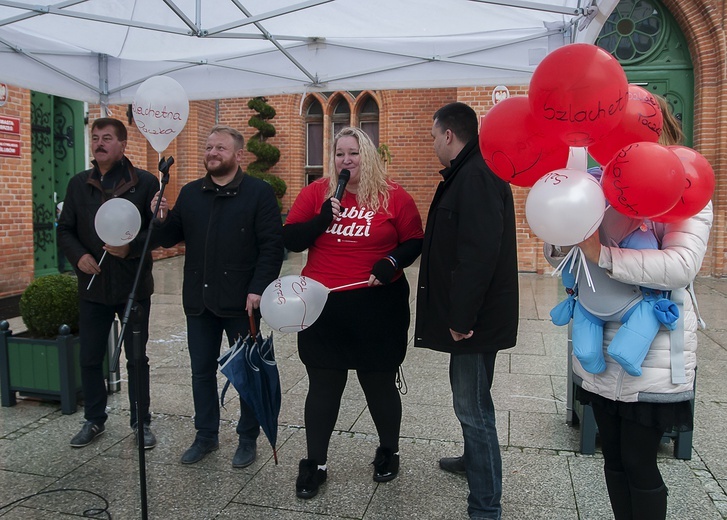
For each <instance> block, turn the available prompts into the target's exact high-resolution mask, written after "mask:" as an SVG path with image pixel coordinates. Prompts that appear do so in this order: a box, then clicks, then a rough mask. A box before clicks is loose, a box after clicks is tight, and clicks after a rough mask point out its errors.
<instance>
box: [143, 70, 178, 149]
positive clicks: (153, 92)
mask: <svg viewBox="0 0 727 520" xmlns="http://www.w3.org/2000/svg"><path fill="white" fill-rule="evenodd" d="M131 112H132V115H133V117H134V122H135V123H136V126H137V128H138V129H139V131H140V132H141V135H143V136H144V137H145V138H146V140H147V141H149V144H151V146H152V148H154V149H155V150H156V151H157V152H159V153H162V152H163V151H164V150H166V149H167V147H168V146H169V143H171V142H172V141H173V140H174V139H175V138H176V137H177V136H178V135H179V133H180V132H181V131H182V129H183V128H184V125H185V124H187V118H188V117H189V100H188V99H187V93H186V92H185V90H184V88H183V87H182V85H180V84H179V83H178V82H177V81H176V80H174V79H172V78H170V77H168V76H152V77H151V78H149V79H147V80H146V81H144V83H142V84H141V85H139V88H138V89H137V91H136V95H135V96H134V102H133V104H132V106H131Z"/></svg>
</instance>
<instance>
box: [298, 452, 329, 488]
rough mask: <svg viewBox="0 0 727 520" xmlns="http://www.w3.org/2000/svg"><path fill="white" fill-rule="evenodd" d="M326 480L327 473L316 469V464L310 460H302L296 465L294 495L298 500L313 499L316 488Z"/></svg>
mask: <svg viewBox="0 0 727 520" xmlns="http://www.w3.org/2000/svg"><path fill="white" fill-rule="evenodd" d="M326 478H328V471H327V470H325V469H318V463H317V462H316V461H315V460H312V459H302V460H301V461H300V463H299V464H298V478H297V480H296V481H295V494H296V496H297V497H298V498H313V497H314V496H316V495H317V494H318V488H319V487H320V486H321V484H323V483H324V482H325V481H326Z"/></svg>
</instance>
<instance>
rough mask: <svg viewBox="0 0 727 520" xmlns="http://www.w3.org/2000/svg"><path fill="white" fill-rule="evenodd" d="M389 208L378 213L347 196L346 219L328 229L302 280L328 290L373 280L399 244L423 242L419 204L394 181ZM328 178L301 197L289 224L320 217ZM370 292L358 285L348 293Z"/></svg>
mask: <svg viewBox="0 0 727 520" xmlns="http://www.w3.org/2000/svg"><path fill="white" fill-rule="evenodd" d="M388 184H389V187H390V189H389V207H388V211H387V210H384V208H383V207H379V210H378V211H377V212H376V213H374V212H373V211H371V210H370V209H368V208H366V207H363V206H361V205H360V204H359V203H358V201H357V200H356V195H354V194H352V193H349V192H345V193H344V195H343V200H342V201H341V206H342V208H341V215H340V216H339V217H338V218H337V219H335V218H334V219H333V222H331V224H330V225H329V226H328V229H326V232H325V233H323V234H321V235H320V236H319V237H318V238H317V239H316V241H315V243H314V244H313V245H312V246H311V247H310V248H309V250H308V262H307V263H306V265H305V267H303V271H302V273H301V274H302V275H303V276H307V277H309V278H312V279H314V280H316V281H318V282H320V283H322V284H323V285H325V286H326V287H328V288H329V289H336V288H338V287H340V286H342V285H348V284H353V283H356V282H363V281H368V279H369V276H370V275H371V268H372V267H373V265H374V264H375V263H376V262H377V261H378V260H380V259H382V258H384V257H385V256H386V255H388V254H389V253H391V252H392V251H393V250H394V249H395V248H396V247H397V246H398V245H399V244H401V243H402V242H405V241H407V240H410V239H413V238H422V237H423V236H424V233H423V231H422V219H421V216H420V215H419V211H418V210H417V207H416V204H415V203H414V199H412V197H411V195H409V194H408V193H407V192H406V191H404V188H402V187H401V186H399V185H398V184H396V183H393V182H389V183H388ZM327 189H328V179H319V180H317V181H315V182H313V183H312V184H309V185H308V186H306V187H305V188H303V190H302V191H301V192H300V194H299V195H298V197H297V198H296V199H295V202H294V203H293V207H292V208H291V209H290V212H289V213H288V217H287V218H286V220H285V223H286V224H297V223H301V222H308V221H309V220H311V219H312V218H314V217H315V216H316V215H318V214H319V213H320V212H321V205H322V204H323V202H324V201H325V200H326V196H325V195H326V191H327ZM362 287H366V284H361V285H356V286H353V287H350V288H348V289H358V288H362Z"/></svg>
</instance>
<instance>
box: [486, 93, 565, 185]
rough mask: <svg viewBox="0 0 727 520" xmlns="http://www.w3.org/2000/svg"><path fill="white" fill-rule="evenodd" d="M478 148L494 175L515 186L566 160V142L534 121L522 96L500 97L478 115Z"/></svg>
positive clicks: (533, 178)
mask: <svg viewBox="0 0 727 520" xmlns="http://www.w3.org/2000/svg"><path fill="white" fill-rule="evenodd" d="M480 151H481V152H482V157H483V158H484V159H485V164H487V166H489V168H490V169H491V170H492V171H493V172H494V173H495V175H497V176H498V177H500V178H501V179H503V180H506V181H507V182H509V183H511V184H514V185H515V186H523V187H530V186H532V185H533V184H535V181H537V180H538V179H539V178H540V177H542V176H543V175H545V174H546V173H548V172H550V171H553V170H556V169H558V168H563V167H565V165H566V163H567V162H568V145H566V144H565V143H564V142H562V141H561V140H559V139H557V138H555V137H554V136H553V134H552V133H548V132H545V131H543V130H542V129H541V128H540V127H539V126H538V125H537V123H536V122H535V118H533V115H532V114H531V113H530V103H529V101H528V98H527V97H526V96H516V97H511V98H508V99H504V100H502V101H500V102H499V103H498V104H496V105H495V106H494V107H492V108H491V109H490V110H489V111H488V112H487V114H485V115H484V116H482V117H481V118H480Z"/></svg>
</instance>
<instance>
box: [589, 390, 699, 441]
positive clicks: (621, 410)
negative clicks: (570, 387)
mask: <svg viewBox="0 0 727 520" xmlns="http://www.w3.org/2000/svg"><path fill="white" fill-rule="evenodd" d="M576 399H578V401H580V403H581V404H590V405H591V406H593V407H599V408H601V409H602V410H604V411H605V412H606V413H609V414H611V415H618V416H620V417H622V418H624V419H627V420H629V421H633V422H635V423H637V424H640V425H642V426H646V427H647V428H656V429H659V430H661V431H664V432H672V431H677V432H687V431H691V430H693V429H694V412H693V411H692V403H691V402H690V401H679V402H677V403H644V402H636V403H624V402H621V401H612V400H611V399H606V398H605V397H603V396H600V395H598V394H594V393H593V392H589V391H588V390H584V389H583V388H581V387H580V386H576Z"/></svg>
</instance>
